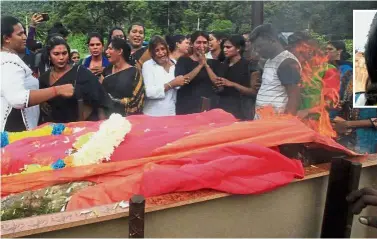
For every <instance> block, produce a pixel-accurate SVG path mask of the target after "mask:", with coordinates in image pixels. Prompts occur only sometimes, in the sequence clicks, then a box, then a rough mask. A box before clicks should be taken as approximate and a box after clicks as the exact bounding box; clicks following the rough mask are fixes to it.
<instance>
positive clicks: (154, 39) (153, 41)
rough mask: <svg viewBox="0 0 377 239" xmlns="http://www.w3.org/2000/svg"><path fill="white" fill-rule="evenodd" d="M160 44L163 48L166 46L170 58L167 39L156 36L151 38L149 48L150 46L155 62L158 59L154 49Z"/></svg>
mask: <svg viewBox="0 0 377 239" xmlns="http://www.w3.org/2000/svg"><path fill="white" fill-rule="evenodd" d="M159 44H162V45H163V46H165V48H166V51H167V54H168V56H169V51H168V49H169V47H168V44H167V43H166V41H165V39H164V38H163V37H161V36H157V35H156V36H153V37H152V38H151V40H150V41H149V46H148V50H149V53H150V54H151V57H152V59H153V60H154V59H155V58H156V53H155V51H154V49H155V48H156V47H157V46H158V45H159Z"/></svg>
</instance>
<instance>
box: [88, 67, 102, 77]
mask: <svg viewBox="0 0 377 239" xmlns="http://www.w3.org/2000/svg"><path fill="white" fill-rule="evenodd" d="M104 69H105V67H102V66H95V67H92V68H90V69H89V70H90V71H91V72H92V73H93V74H94V75H96V76H97V75H101V74H102V72H103V70H104Z"/></svg>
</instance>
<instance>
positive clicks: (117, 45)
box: [110, 37, 131, 62]
mask: <svg viewBox="0 0 377 239" xmlns="http://www.w3.org/2000/svg"><path fill="white" fill-rule="evenodd" d="M110 43H111V45H112V47H113V48H114V49H116V50H123V53H122V56H123V59H124V60H125V61H126V62H128V59H129V58H130V54H131V47H130V45H129V44H128V43H127V41H126V40H124V39H122V38H117V37H116V38H114V39H112V40H111V42H110Z"/></svg>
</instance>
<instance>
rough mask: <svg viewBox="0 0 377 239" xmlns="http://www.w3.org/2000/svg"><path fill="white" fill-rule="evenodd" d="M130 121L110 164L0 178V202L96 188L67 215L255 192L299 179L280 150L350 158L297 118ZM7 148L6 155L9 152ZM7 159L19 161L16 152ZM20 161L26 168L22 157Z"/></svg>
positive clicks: (216, 113) (76, 198) (220, 114)
mask: <svg viewBox="0 0 377 239" xmlns="http://www.w3.org/2000/svg"><path fill="white" fill-rule="evenodd" d="M129 120H130V121H131V123H132V125H133V128H132V130H131V132H130V134H128V135H127V136H126V138H125V141H124V142H123V143H122V144H121V145H120V146H119V147H118V148H117V149H116V150H115V152H114V154H113V155H112V157H111V162H110V163H103V164H98V165H89V166H82V167H75V168H64V169H61V170H54V171H45V172H38V173H33V174H26V175H13V176H7V177H2V189H1V195H2V196H6V195H9V194H11V193H18V192H23V191H26V190H35V189H39V188H44V187H47V186H51V185H55V184H60V183H66V182H72V181H83V180H88V181H93V182H96V183H97V185H95V186H92V187H89V188H87V189H84V190H82V191H80V192H78V193H77V194H75V195H73V197H72V199H71V201H70V203H69V205H68V209H69V210H72V209H79V208H85V207H90V206H95V205H101V204H105V203H111V202H116V201H119V200H128V199H129V197H130V196H131V195H133V194H136V193H141V194H144V195H145V196H153V195H160V194H164V193H168V192H176V191H189V190H197V189H200V188H213V189H216V190H220V191H225V192H229V193H239V194H245V193H261V192H265V191H269V190H273V189H274V188H276V187H279V186H282V185H285V184H287V183H289V182H291V181H292V180H293V178H295V177H297V178H301V177H303V176H304V173H303V167H302V164H301V162H300V161H297V160H291V159H287V158H286V157H285V156H283V155H281V154H280V153H278V152H276V150H273V149H276V146H278V145H282V144H292V143H313V144H317V145H318V146H321V147H325V148H327V149H329V150H335V151H342V152H344V153H345V154H348V155H354V153H353V152H352V151H350V150H348V149H346V148H344V147H343V146H341V145H339V144H337V143H336V142H335V141H333V140H332V139H330V138H327V137H324V136H321V135H319V134H318V133H316V132H314V131H313V130H311V129H310V128H308V127H307V126H305V124H303V123H302V122H301V121H300V120H298V119H296V118H289V119H287V118H285V119H269V120H263V121H262V120H260V121H250V122H237V123H236V119H235V118H234V117H233V116H231V115H230V114H228V113H226V112H224V111H222V110H213V111H209V112H205V113H201V114H192V115H185V116H175V117H161V118H154V117H148V116H131V117H129ZM98 124H99V123H98V122H95V123H90V126H91V128H95V127H98ZM96 125H97V126H96ZM59 137H60V136H59ZM62 137H63V136H62ZM54 140H56V138H55V139H54ZM57 144H61V142H58V143H57ZM71 144H72V142H71ZM10 146H12V145H9V146H7V147H6V151H11V150H9V149H10V148H8V147H10ZM55 146H56V145H55ZM55 146H54V147H50V146H48V147H47V146H46V147H43V148H39V149H38V150H36V151H37V152H34V153H35V154H34V155H38V154H48V153H49V152H51V153H52V152H55V151H56V152H58V151H59V150H58V147H55ZM26 147H27V146H26ZM60 147H61V149H60V150H63V149H64V148H65V147H66V146H65V147H63V146H62V145H60ZM23 152H25V150H23ZM9 153H10V154H12V155H18V151H17V149H14V148H12V151H11V152H9ZM58 153H60V154H62V152H60V151H59V152H58ZM26 155H28V154H26ZM23 157H24V162H26V161H27V160H28V157H25V154H24V156H23ZM21 158H22V155H18V159H21ZM13 159H14V158H11V161H12V160H13Z"/></svg>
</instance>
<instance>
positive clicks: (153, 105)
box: [142, 59, 177, 116]
mask: <svg viewBox="0 0 377 239" xmlns="http://www.w3.org/2000/svg"><path fill="white" fill-rule="evenodd" d="M174 71H175V65H172V66H171V67H170V68H169V72H166V71H165V69H164V68H163V67H162V66H160V65H158V64H157V63H156V62H155V61H154V60H153V59H150V60H148V61H146V62H145V63H144V64H143V69H142V73H143V78H144V85H145V92H146V100H145V103H144V108H143V113H144V114H145V115H150V116H171V115H175V104H176V101H177V88H173V89H170V90H168V91H166V92H165V87H164V85H165V84H166V83H168V82H170V81H172V80H173V79H174V78H175V76H174Z"/></svg>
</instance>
